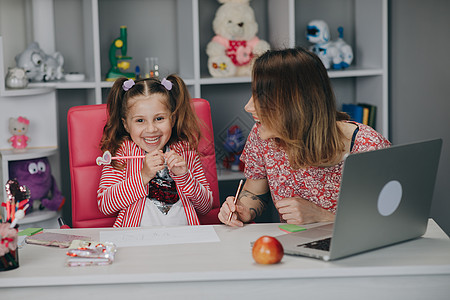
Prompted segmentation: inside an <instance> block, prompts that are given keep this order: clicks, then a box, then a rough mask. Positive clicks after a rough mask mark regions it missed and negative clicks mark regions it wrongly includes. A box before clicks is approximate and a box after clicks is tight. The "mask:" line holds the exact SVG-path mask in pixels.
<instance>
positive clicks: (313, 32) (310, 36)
mask: <svg viewBox="0 0 450 300" xmlns="http://www.w3.org/2000/svg"><path fill="white" fill-rule="evenodd" d="M338 32H339V38H338V39H337V40H336V41H334V42H333V41H330V30H329V29H328V24H327V23H326V22H325V21H322V20H313V21H311V22H309V23H308V26H307V28H306V39H307V40H308V41H309V42H311V43H313V44H314V45H312V46H311V47H310V50H311V51H312V52H314V53H315V54H317V56H319V58H320V60H321V61H322V63H323V65H324V66H325V68H327V69H330V68H333V69H336V70H340V69H345V68H348V67H349V66H350V64H351V63H352V61H353V50H352V48H351V47H350V46H349V45H348V44H347V43H346V42H345V41H344V39H343V35H344V29H343V28H342V27H339V28H338Z"/></svg>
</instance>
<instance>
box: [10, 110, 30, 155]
mask: <svg viewBox="0 0 450 300" xmlns="http://www.w3.org/2000/svg"><path fill="white" fill-rule="evenodd" d="M29 125H30V121H29V120H28V119H27V118H24V117H18V118H17V119H16V118H9V133H11V134H12V137H10V138H9V139H8V142H10V143H11V146H12V147H13V148H14V150H15V151H16V152H22V151H24V150H25V148H26V147H27V146H28V141H29V140H30V138H29V137H28V136H26V134H27V132H28V126H29Z"/></svg>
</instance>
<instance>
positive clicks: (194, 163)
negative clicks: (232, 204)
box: [171, 143, 213, 214]
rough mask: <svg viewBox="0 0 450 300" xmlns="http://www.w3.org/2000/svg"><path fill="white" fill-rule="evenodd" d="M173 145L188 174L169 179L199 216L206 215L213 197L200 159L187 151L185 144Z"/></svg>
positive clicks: (192, 152)
mask: <svg viewBox="0 0 450 300" xmlns="http://www.w3.org/2000/svg"><path fill="white" fill-rule="evenodd" d="M180 144H181V143H179V144H177V145H174V147H173V150H174V151H176V152H178V154H180V155H181V156H182V157H183V158H184V160H185V161H186V164H187V167H188V172H187V173H186V174H184V175H180V176H175V175H173V174H171V177H172V178H173V180H174V181H175V183H176V185H177V187H178V190H179V193H183V194H184V195H185V196H186V198H187V199H188V200H189V201H190V202H191V203H192V204H193V206H194V208H195V210H196V211H197V212H198V213H200V214H206V213H208V212H209V211H210V210H211V207H212V202H213V196H212V191H211V188H210V186H209V183H208V181H207V180H206V176H205V173H204V171H203V167H202V164H201V162H200V158H199V156H198V154H197V152H196V151H193V150H190V149H188V148H187V147H188V146H187V145H186V144H183V145H180Z"/></svg>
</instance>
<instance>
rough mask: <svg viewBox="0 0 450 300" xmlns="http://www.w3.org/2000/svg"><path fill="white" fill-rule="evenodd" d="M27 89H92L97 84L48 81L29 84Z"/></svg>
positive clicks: (85, 81)
mask: <svg viewBox="0 0 450 300" xmlns="http://www.w3.org/2000/svg"><path fill="white" fill-rule="evenodd" d="M28 86H29V87H33V88H51V89H93V88H95V87H96V86H97V83H95V82H93V81H87V80H83V81H65V80H59V81H49V82H31V83H30V84H29V85H28Z"/></svg>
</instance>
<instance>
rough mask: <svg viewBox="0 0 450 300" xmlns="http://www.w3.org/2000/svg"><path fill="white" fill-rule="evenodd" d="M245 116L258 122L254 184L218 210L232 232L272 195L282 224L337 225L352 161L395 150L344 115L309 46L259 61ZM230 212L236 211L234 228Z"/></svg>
mask: <svg viewBox="0 0 450 300" xmlns="http://www.w3.org/2000/svg"><path fill="white" fill-rule="evenodd" d="M245 110H246V111H247V112H248V113H250V114H251V115H252V116H253V118H254V119H255V122H256V124H255V126H254V127H253V129H252V130H251V132H250V135H249V137H248V139H247V143H246V145H245V148H244V152H243V153H242V155H241V160H242V161H243V162H244V163H245V177H246V178H247V180H246V182H245V185H244V187H243V190H242V192H241V193H240V195H239V197H238V201H237V205H234V203H233V200H234V197H228V198H227V199H226V201H225V203H224V204H223V205H222V207H221V209H220V212H219V219H220V221H221V222H223V223H225V224H228V225H230V226H242V225H243V223H244V222H250V221H252V220H253V219H254V218H255V217H256V216H258V215H260V214H261V213H262V211H263V209H264V207H265V204H264V202H263V201H262V200H261V198H260V195H262V194H265V193H267V192H268V191H270V192H271V195H272V200H273V201H274V204H275V207H276V208H277V210H278V213H279V215H280V221H282V222H287V223H290V224H307V223H314V222H325V221H333V220H334V213H335V212H336V204H337V199H338V195H339V186H340V180H341V172H342V166H343V160H344V158H345V156H346V155H347V154H349V153H357V152H363V151H370V150H375V149H380V148H384V147H388V146H389V145H390V143H389V141H388V140H387V139H385V138H384V137H383V136H382V135H380V134H379V133H378V132H376V131H375V130H374V129H373V128H371V127H369V126H366V125H363V124H359V123H356V122H351V121H349V120H348V119H349V118H348V115H346V114H344V113H342V112H339V111H337V109H336V101H335V97H334V93H333V90H332V88H331V83H330V79H329V78H328V74H327V70H326V69H325V67H324V66H323V64H322V62H321V60H320V59H319V58H318V57H317V56H316V55H315V54H313V53H311V52H309V51H307V50H305V49H303V48H296V49H284V50H273V51H268V52H266V53H265V54H263V55H261V56H260V57H258V58H257V59H256V61H255V64H254V66H253V73H252V98H250V100H249V102H248V103H247V105H246V106H245ZM230 212H235V213H233V215H232V219H231V220H230V222H228V216H229V214H230Z"/></svg>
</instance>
